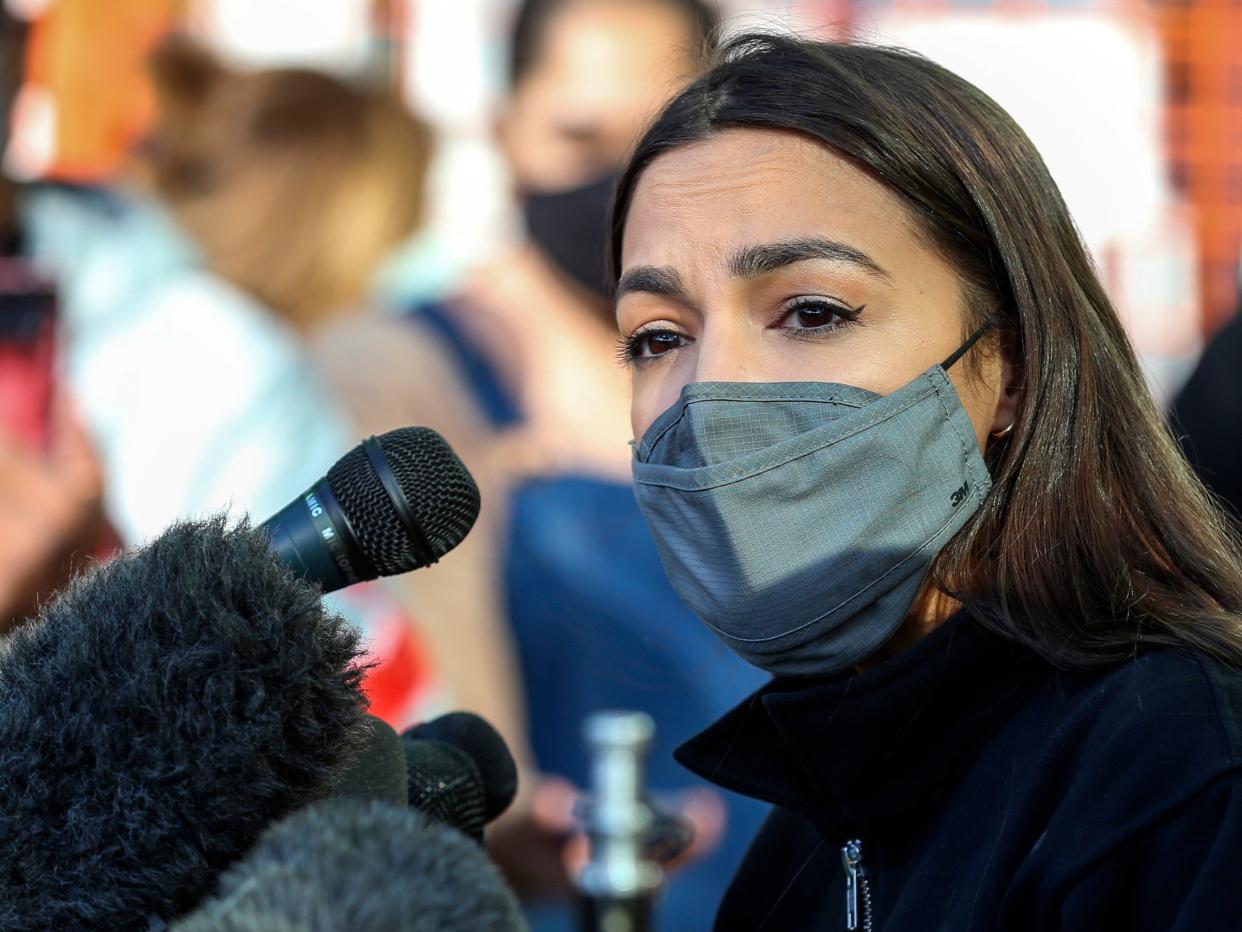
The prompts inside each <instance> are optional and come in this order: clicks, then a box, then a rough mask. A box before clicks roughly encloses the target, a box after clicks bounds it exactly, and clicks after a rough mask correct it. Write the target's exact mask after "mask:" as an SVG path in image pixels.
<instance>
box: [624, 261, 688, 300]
mask: <svg viewBox="0 0 1242 932" xmlns="http://www.w3.org/2000/svg"><path fill="white" fill-rule="evenodd" d="M633 291H641V292H645V293H647V294H659V295H671V296H673V297H683V296H684V295H685V293H686V289H685V286H684V285H682V283H681V276H680V275H678V274H677V272H676V271H674V270H673V269H671V268H668V267H667V266H654V265H636V266H634V267H633V268H632V269H626V271H625V273H624V274H622V276H621V278H620V279H619V280H618V281H617V291H616V295H615V296H614V300H620V298H621V296H622V295H624V294H629V293H630V292H633Z"/></svg>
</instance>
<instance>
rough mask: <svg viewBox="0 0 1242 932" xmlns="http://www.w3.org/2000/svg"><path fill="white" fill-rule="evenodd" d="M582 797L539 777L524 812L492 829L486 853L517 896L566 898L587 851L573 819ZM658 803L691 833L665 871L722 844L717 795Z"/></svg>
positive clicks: (692, 793)
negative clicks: (688, 826)
mask: <svg viewBox="0 0 1242 932" xmlns="http://www.w3.org/2000/svg"><path fill="white" fill-rule="evenodd" d="M581 795H582V794H581V792H580V791H579V790H578V788H577V787H575V786H574V785H573V784H572V783H570V782H569V781H568V780H564V779H562V778H560V777H550V776H548V777H542V778H540V779H539V780H538V782H537V783H536V785H535V787H534V790H533V791H532V792H531V793H530V794H529V796H528V799H527V801H526V803H525V805H524V806H523V807H522V809H521V810H520V811H519V812H510V813H508V814H507V815H506V817H505V818H504V819H503V820H501V821H500V822H498V823H497V825H496V826H495V827H494V828H493V829H492V832H491V834H490V835H489V836H488V849H489V852H490V854H491V855H492V858H493V859H494V860H495V861H496V863H497V864H498V865H499V866H500V868H501V870H502V871H504V873H505V876H506V878H507V879H508V880H509V883H510V884H511V885H512V886H513V888H514V890H515V891H516V892H517V894H518V895H519V896H522V897H549V896H555V895H565V894H567V893H568V892H569V890H570V889H571V887H572V878H574V877H576V876H577V875H578V874H579V873H580V872H581V871H582V868H583V867H585V866H586V863H587V858H588V857H589V855H590V847H589V844H588V841H587V837H586V835H585V834H583V832H582V830H581V826H580V825H579V823H578V820H577V818H576V817H575V815H574V812H575V807H576V806H577V805H578V801H579V799H580V798H581ZM661 802H662V804H665V805H667V806H668V807H669V808H671V809H672V810H673V811H675V812H676V814H677V815H679V816H680V817H681V818H683V819H685V820H686V821H687V822H689V823H690V825H691V826H692V827H693V829H694V840H693V841H692V842H691V843H690V845H689V847H687V848H686V849H685V851H683V852H681V853H680V854H679V855H678V856H677V857H676V858H675V859H674V860H673V861H671V862H667V863H664V864H663V865H662V866H663V867H664V869H665V870H666V871H670V870H676V869H677V868H678V867H681V866H682V865H685V864H687V863H692V862H693V861H695V860H696V859H697V858H699V857H702V856H704V855H706V854H708V853H710V852H711V851H712V850H713V849H715V847H716V845H718V844H719V843H720V837H721V835H722V834H723V832H724V826H725V808H724V802H723V801H722V800H721V798H720V796H719V794H717V793H715V792H713V791H712V790H710V789H707V788H706V787H702V788H699V787H696V788H694V789H691V790H689V791H687V792H685V793H683V794H679V795H678V796H676V797H669V798H667V799H665V800H661Z"/></svg>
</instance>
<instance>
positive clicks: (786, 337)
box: [617, 129, 1017, 448]
mask: <svg viewBox="0 0 1242 932" xmlns="http://www.w3.org/2000/svg"><path fill="white" fill-rule="evenodd" d="M621 269H622V271H621V277H620V280H619V285H618V289H617V322H618V325H619V327H620V330H621V333H622V336H623V340H625V341H626V349H625V353H626V355H627V356H629V357H630V358H631V359H632V365H633V389H634V393H633V404H632V408H631V421H632V424H633V428H634V437H635V438H636V439H637V438H641V437H642V435H643V433H644V432H645V431H646V429H647V427H648V426H649V425H650V424H651V422H652V421H653V420H655V418H656V417H657V416H658V415H659V414H660V413H662V412H663V411H664V410H665V409H666V408H668V407H669V406H670V405H672V404H673V402H674V401H676V400H677V396H678V394H679V393H680V392H681V389H682V387H683V386H684V385H686V384H687V383H689V382H703V381H724V382H803V381H816V382H841V383H845V384H849V385H854V386H857V387H860V388H865V389H869V390H871V391H873V392H877V393H878V394H882V395H883V394H888V393H890V392H892V391H895V390H896V389H898V388H900V387H901V386H902V385H904V384H905V383H907V382H909V381H910V380H911V379H913V378H915V377H916V376H918V375H919V374H920V373H922V372H924V371H925V370H926V369H928V368H929V367H931V366H933V365H935V364H936V363H939V362H941V361H942V360H944V359H945V357H947V356H949V355H950V354H951V353H952V352H953V351H954V350H955V349H957V347H958V346H959V345H960V344H961V343H962V342H963V339H964V337H965V335H966V332H967V328H968V323H969V319H968V317H967V309H966V308H965V307H963V297H962V288H961V285H960V283H959V281H958V278H957V275H956V274H955V272H954V269H953V267H952V266H951V265H950V264H949V263H948V262H947V261H946V260H945V259H944V258H943V257H942V256H941V255H940V254H939V253H938V252H937V251H936V249H935V248H934V247H933V246H932V244H931V243H930V242H929V241H928V238H927V236H926V235H925V234H924V233H923V232H922V231H921V230H920V229H919V226H918V224H917V222H916V221H915V219H914V218H913V217H912V216H911V214H910V212H909V210H908V209H907V208H906V206H905V205H904V204H903V203H902V201H901V200H900V199H899V198H898V197H897V195H895V194H893V193H891V192H890V191H889V190H888V189H887V188H885V187H884V186H883V185H881V184H880V183H879V182H878V181H875V180H874V179H872V178H871V177H869V176H868V175H866V174H865V173H864V172H862V171H860V170H859V169H857V168H855V167H854V166H852V165H851V164H849V163H848V162H846V161H845V160H843V159H841V158H840V157H838V156H837V155H835V154H834V153H833V152H832V150H831V149H829V148H828V147H827V146H825V145H822V144H821V143H818V142H816V141H814V140H812V139H809V138H807V137H804V136H801V135H799V134H795V133H787V132H782V131H776V130H766V129H730V130H726V131H724V132H721V133H719V134H718V135H716V136H713V137H711V138H710V139H707V140H705V141H703V142H699V143H695V144H693V145H688V146H684V147H682V148H679V149H675V150H673V151H672V152H668V153H665V154H664V155H661V156H659V157H658V158H656V159H655V160H654V161H653V162H652V163H651V164H650V165H649V166H648V167H647V169H646V170H645V171H644V172H643V174H642V176H641V177H640V179H639V182H638V186H637V188H636V189H635V191H634V195H633V199H632V201H631V205H630V212H629V217H628V219H627V222H626V227H625V236H624V239H623V241H622V249H621ZM977 310H983V311H986V310H988V309H987V308H981V309H977ZM979 356H980V358H979V361H978V362H979V364H978V365H977V366H963V365H962V364H961V363H958V364H957V365H955V366H953V367H952V368H951V369H950V370H949V377H950V378H951V379H952V381H953V383H954V385H955V386H956V388H957V392H958V395H959V397H960V398H961V401H962V404H963V406H964V407H965V409H966V411H967V413H968V414H969V415H970V418H971V421H972V422H973V423H974V426H975V432H976V435H977V437H978V440H979V444H980V447H981V448H982V446H983V444H984V443H985V441H986V438H987V435H988V433H989V432H991V431H994V430H1002V429H1004V428H1005V427H1007V426H1008V425H1009V424H1011V423H1012V421H1013V417H1014V414H1015V411H1016V394H1017V393H1016V391H1014V390H1013V389H1012V387H1008V386H1009V383H1010V381H1011V379H1010V374H1009V366H1008V364H1007V363H1005V362H1003V361H1002V359H1001V357H1000V354H997V353H980V354H979Z"/></svg>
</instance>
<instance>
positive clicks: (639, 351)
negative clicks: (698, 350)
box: [621, 330, 690, 360]
mask: <svg viewBox="0 0 1242 932" xmlns="http://www.w3.org/2000/svg"><path fill="white" fill-rule="evenodd" d="M689 342H690V338H689V337H686V336H684V335H683V334H680V333H678V332H677V331H675V330H643V331H640V332H639V333H635V334H634V335H633V336H630V337H628V338H626V339H625V341H624V342H623V345H622V348H621V350H622V358H623V359H625V360H638V359H651V358H653V357H655V356H663V355H664V354H665V353H670V352H672V351H673V350H675V349H680V348H681V347H683V346H685V345H686V344H687V343H689Z"/></svg>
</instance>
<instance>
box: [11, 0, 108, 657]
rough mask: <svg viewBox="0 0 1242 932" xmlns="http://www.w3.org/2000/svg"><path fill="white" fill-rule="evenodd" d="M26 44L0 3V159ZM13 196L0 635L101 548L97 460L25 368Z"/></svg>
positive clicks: (62, 400)
mask: <svg viewBox="0 0 1242 932" xmlns="http://www.w3.org/2000/svg"><path fill="white" fill-rule="evenodd" d="M25 41H26V26H25V24H24V23H23V22H21V21H19V20H17V19H15V18H14V17H13V16H12V15H11V14H10V13H9V11H8V9H7V8H6V7H5V6H4V5H2V4H0V153H2V152H4V151H5V148H6V147H7V144H8V139H9V117H10V112H11V109H12V103H13V99H14V97H15V96H16V92H17V88H18V87H19V85H20V81H21V71H22V64H23V61H24V54H23V53H24V50H25ZM21 196H22V192H21V189H20V188H19V186H18V185H17V183H16V182H14V181H13V180H11V179H10V178H9V177H7V176H6V175H4V174H3V173H0V634H3V633H4V632H5V631H7V630H8V629H9V628H10V627H11V626H12V625H13V624H15V623H17V622H18V621H20V620H21V619H23V618H25V617H26V616H27V615H29V614H30V613H32V612H33V611H34V610H35V609H36V608H37V605H38V603H39V601H40V600H41V599H43V598H45V597H46V595H47V593H49V592H51V591H54V590H55V589H56V588H58V587H59V586H60V585H61V584H63V582H64V581H65V580H66V579H67V578H68V576H69V575H70V573H71V572H72V570H73V568H74V567H75V566H76V565H78V564H79V563H80V561H81V560H82V559H83V558H84V557H85V556H87V555H89V554H91V553H92V552H94V551H97V550H100V551H102V550H105V549H106V548H107V546H108V543H109V540H108V539H109V534H108V530H107V524H106V521H105V520H104V514H103V507H102V496H103V487H102V483H103V479H102V475H101V470H100V465H99V460H98V458H97V457H96V455H95V453H94V451H93V449H92V447H91V443H90V439H89V437H88V436H87V433H86V431H85V429H84V428H83V426H82V424H81V420H80V418H79V416H78V414H77V411H76V410H75V408H74V406H73V404H72V403H71V402H70V401H69V399H68V398H67V397H66V396H65V394H64V392H63V391H59V390H57V389H56V388H55V387H54V386H51V385H50V384H46V383H47V381H48V379H47V376H48V373H47V372H46V371H40V370H41V369H42V367H41V366H32V365H31V362H32V354H31V352H30V346H29V343H28V340H27V339H26V338H27V337H28V336H29V334H27V333H22V332H21V331H23V330H25V329H27V328H26V327H25V326H24V324H23V322H21V321H18V320H17V319H16V318H17V316H18V315H19V314H20V313H21V311H22V309H21V308H20V307H18V306H16V305H14V304H13V303H12V302H11V301H10V300H9V299H10V298H12V297H13V296H14V290H15V288H16V287H19V286H20V284H21V283H22V282H29V281H30V280H31V279H32V278H34V277H35V273H34V270H33V269H31V268H30V262H29V257H28V256H27V250H26V246H25V235H24V231H23V229H22V225H21V223H20V218H19V215H18V210H19V204H20V202H21ZM14 337H17V338H19V339H17V340H16V341H11V339H10V338H14ZM36 352H38V351H37V350H36Z"/></svg>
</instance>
